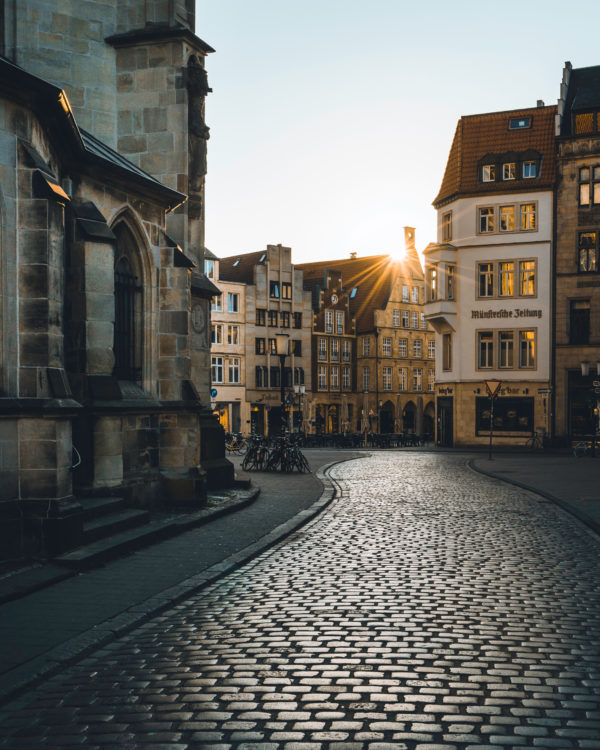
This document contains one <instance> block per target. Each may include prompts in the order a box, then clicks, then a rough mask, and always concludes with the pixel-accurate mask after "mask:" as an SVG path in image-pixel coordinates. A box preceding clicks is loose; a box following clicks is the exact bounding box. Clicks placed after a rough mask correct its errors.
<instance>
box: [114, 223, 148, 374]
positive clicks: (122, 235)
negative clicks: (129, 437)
mask: <svg viewBox="0 0 600 750" xmlns="http://www.w3.org/2000/svg"><path fill="white" fill-rule="evenodd" d="M115 234H116V236H117V247H116V253H117V262H116V264H115V270H114V290H115V324H114V340H113V352H114V357H115V364H114V370H113V372H114V375H115V377H117V378H118V379H119V380H131V381H133V382H139V381H141V379H142V342H143V310H142V286H141V284H140V274H139V272H138V270H137V263H136V243H135V240H134V238H133V235H132V234H131V233H130V231H129V230H128V229H127V228H126V227H125V226H124V225H122V224H120V225H118V226H117V227H116V229H115Z"/></svg>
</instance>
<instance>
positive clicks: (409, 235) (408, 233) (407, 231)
mask: <svg viewBox="0 0 600 750" xmlns="http://www.w3.org/2000/svg"><path fill="white" fill-rule="evenodd" d="M404 245H405V247H406V249H407V250H415V249H416V248H415V228H414V227H404Z"/></svg>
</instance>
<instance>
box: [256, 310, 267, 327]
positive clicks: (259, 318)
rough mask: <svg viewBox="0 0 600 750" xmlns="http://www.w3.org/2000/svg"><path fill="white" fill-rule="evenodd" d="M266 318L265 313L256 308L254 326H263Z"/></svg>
mask: <svg viewBox="0 0 600 750" xmlns="http://www.w3.org/2000/svg"><path fill="white" fill-rule="evenodd" d="M266 318H267V311H266V310H259V309H258V308H256V325H257V326H264V325H265V321H266Z"/></svg>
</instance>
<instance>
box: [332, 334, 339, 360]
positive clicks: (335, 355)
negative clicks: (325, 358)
mask: <svg viewBox="0 0 600 750" xmlns="http://www.w3.org/2000/svg"><path fill="white" fill-rule="evenodd" d="M330 347H331V360H332V361H333V362H339V361H340V340H339V339H331V344H330Z"/></svg>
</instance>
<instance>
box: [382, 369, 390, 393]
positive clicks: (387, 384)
mask: <svg viewBox="0 0 600 750" xmlns="http://www.w3.org/2000/svg"><path fill="white" fill-rule="evenodd" d="M383 390H384V391H391V390H392V368H391V367H384V368H383Z"/></svg>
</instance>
